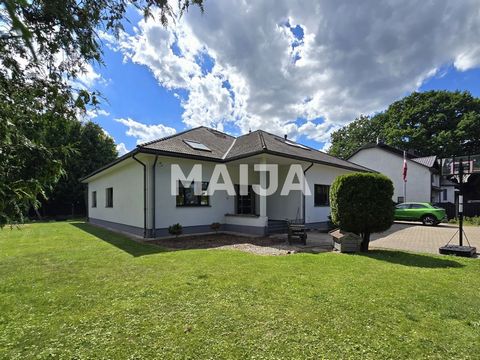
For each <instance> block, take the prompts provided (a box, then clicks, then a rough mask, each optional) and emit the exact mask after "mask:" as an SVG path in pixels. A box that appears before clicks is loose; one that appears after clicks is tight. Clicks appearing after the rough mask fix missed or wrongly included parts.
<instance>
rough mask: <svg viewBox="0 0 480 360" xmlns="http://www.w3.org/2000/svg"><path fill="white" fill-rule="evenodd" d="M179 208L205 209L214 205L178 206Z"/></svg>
mask: <svg viewBox="0 0 480 360" xmlns="http://www.w3.org/2000/svg"><path fill="white" fill-rule="evenodd" d="M176 207H177V208H205V207H212V205H176Z"/></svg>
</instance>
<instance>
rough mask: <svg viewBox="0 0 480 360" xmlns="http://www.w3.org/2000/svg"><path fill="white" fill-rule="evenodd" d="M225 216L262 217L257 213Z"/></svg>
mask: <svg viewBox="0 0 480 360" xmlns="http://www.w3.org/2000/svg"><path fill="white" fill-rule="evenodd" d="M225 216H235V217H249V218H258V217H260V215H255V214H225Z"/></svg>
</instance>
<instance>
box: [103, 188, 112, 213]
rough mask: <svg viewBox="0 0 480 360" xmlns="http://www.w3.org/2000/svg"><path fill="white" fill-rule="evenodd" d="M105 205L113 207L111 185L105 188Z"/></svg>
mask: <svg viewBox="0 0 480 360" xmlns="http://www.w3.org/2000/svg"><path fill="white" fill-rule="evenodd" d="M105 207H107V208H111V207H113V188H111V187H110V188H106V189H105Z"/></svg>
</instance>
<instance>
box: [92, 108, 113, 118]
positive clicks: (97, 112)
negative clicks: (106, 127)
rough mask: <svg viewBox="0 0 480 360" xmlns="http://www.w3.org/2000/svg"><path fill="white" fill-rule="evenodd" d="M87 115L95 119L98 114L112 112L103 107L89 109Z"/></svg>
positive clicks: (107, 114) (105, 114)
mask: <svg viewBox="0 0 480 360" xmlns="http://www.w3.org/2000/svg"><path fill="white" fill-rule="evenodd" d="M86 115H87V117H88V118H89V119H95V118H96V117H98V116H109V115H110V113H109V112H108V111H106V110H103V109H89V110H87V114H86Z"/></svg>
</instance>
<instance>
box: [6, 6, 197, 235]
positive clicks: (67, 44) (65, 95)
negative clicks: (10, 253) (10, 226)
mask: <svg viewBox="0 0 480 360" xmlns="http://www.w3.org/2000/svg"><path fill="white" fill-rule="evenodd" d="M190 5H198V6H199V7H200V8H201V9H202V10H203V7H202V0H180V1H179V13H180V15H181V14H182V13H183V12H184V11H186V10H187V9H188V8H189V6H190ZM128 6H134V7H136V8H137V9H139V10H141V11H142V12H143V14H144V15H145V17H154V16H158V18H159V19H160V21H161V22H162V23H163V24H164V25H167V23H168V19H169V18H170V17H172V16H175V14H174V12H173V10H172V8H171V6H170V3H169V2H168V1H167V0H145V1H136V0H84V1H77V0H48V1H47V0H40V1H26V0H0V23H1V24H2V26H1V27H0V177H1V179H2V181H1V182H0V228H1V227H3V226H4V225H5V224H7V223H18V222H22V221H23V217H24V214H25V212H26V211H27V210H28V209H29V208H30V207H31V206H34V207H38V206H39V204H40V202H39V199H44V198H45V197H46V196H47V194H48V193H49V192H50V190H51V189H52V187H53V186H54V185H55V184H56V182H57V181H58V180H59V179H60V177H61V176H62V175H64V174H65V167H66V163H67V159H68V157H69V156H71V155H72V154H74V153H75V151H77V149H75V144H71V143H68V141H66V140H67V139H71V137H70V136H69V135H68V134H69V132H70V131H73V129H74V128H75V124H76V123H75V122H78V120H77V117H78V115H79V114H81V113H82V112H85V111H86V108H87V107H88V106H96V105H98V94H97V93H96V92H94V91H93V92H91V91H87V90H85V89H77V88H75V87H74V85H72V81H71V80H72V79H73V78H75V77H76V76H77V75H78V74H79V72H81V71H82V70H83V69H84V68H85V65H86V64H87V63H88V62H92V61H93V62H98V63H102V51H101V46H100V41H99V37H98V32H99V31H100V30H104V31H111V32H113V33H114V34H118V32H119V31H120V30H121V29H122V22H123V21H124V20H125V13H126V10H127V8H128ZM155 9H158V12H155V11H154V10H155ZM77 125H78V124H77Z"/></svg>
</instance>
